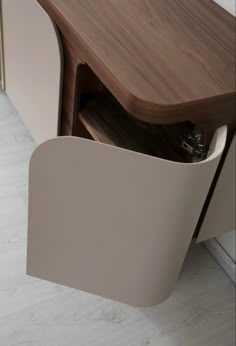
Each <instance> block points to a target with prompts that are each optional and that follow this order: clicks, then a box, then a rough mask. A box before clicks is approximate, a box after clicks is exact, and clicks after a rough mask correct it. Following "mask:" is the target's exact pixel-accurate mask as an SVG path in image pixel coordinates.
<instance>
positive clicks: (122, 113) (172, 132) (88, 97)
mask: <svg viewBox="0 0 236 346" xmlns="http://www.w3.org/2000/svg"><path fill="white" fill-rule="evenodd" d="M90 74H91V71H90ZM94 78H95V79H94V80H95V83H94V85H96V88H97V90H96V88H94V89H93V90H92V91H87V92H84V93H82V94H81V96H80V108H79V114H78V117H79V126H78V133H77V135H78V136H79V137H84V138H88V139H93V140H95V141H98V142H101V143H105V144H110V145H114V146H118V147H121V148H124V149H128V150H133V151H136V152H140V153H143V154H147V155H151V156H155V157H159V158H163V159H167V160H171V161H176V162H189V163H191V162H193V157H192V155H191V154H190V152H189V150H188V149H189V148H184V146H183V138H188V136H189V133H190V132H193V129H194V127H195V126H194V124H192V123H190V122H184V123H179V124H172V125H169V124H168V125H156V124H150V123H146V122H143V121H140V120H138V119H136V118H134V117H133V116H131V115H130V114H129V113H128V112H127V111H126V110H125V109H124V108H123V107H122V106H121V105H120V103H119V102H118V101H117V100H116V99H115V98H114V97H113V95H112V94H111V93H110V92H109V91H108V90H107V89H106V88H105V86H103V85H102V83H101V82H99V80H96V77H94ZM199 161H200V160H199Z"/></svg>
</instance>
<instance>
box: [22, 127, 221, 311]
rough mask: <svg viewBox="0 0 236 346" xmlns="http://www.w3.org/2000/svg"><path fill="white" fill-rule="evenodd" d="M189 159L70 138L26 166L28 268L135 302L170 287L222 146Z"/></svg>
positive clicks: (48, 146)
mask: <svg viewBox="0 0 236 346" xmlns="http://www.w3.org/2000/svg"><path fill="white" fill-rule="evenodd" d="M226 132H227V130H226V127H222V128H219V129H218V130H217V131H216V133H215V136H214V138H213V141H212V143H211V151H210V154H209V157H208V158H207V159H206V160H204V161H202V162H200V163H194V164H184V163H178V162H172V161H168V160H163V159H159V158H156V157H152V156H149V155H145V154H141V153H137V152H134V151H130V150H125V149H122V148H118V147H115V146H111V145H107V144H101V143H97V142H94V141H91V140H87V139H82V138H77V137H59V138H55V139H52V140H49V141H47V142H45V143H43V144H42V145H40V146H39V147H38V148H37V149H36V151H35V152H34V154H33V156H32V159H31V163H30V176H29V224H28V256H27V273H28V274H29V275H32V276H36V277H39V278H42V279H46V280H50V281H53V282H57V283H60V284H63V285H67V286H70V287H74V288H78V289H81V290H85V291H88V292H92V293H95V294H98V295H102V296H105V297H109V298H112V299H115V300H118V301H122V302H126V303H129V304H132V305H136V306H151V305H156V304H158V303H160V302H162V301H163V300H165V299H166V298H167V297H168V296H169V294H170V293H171V292H172V291H173V289H174V286H175V282H176V279H177V277H178V274H179V272H180V269H181V266H182V263H183V260H184V257H185V255H186V252H187V249H188V247H189V244H190V241H191V239H192V235H193V233H194V230H195V226H196V224H197V221H198V218H199V215H200V212H201V210H202V207H203V204H204V201H205V198H206V195H207V192H208V190H209V187H210V184H211V182H212V179H213V176H214V174H215V171H216V168H217V166H218V163H219V160H220V158H221V154H222V152H223V150H224V147H225V140H226Z"/></svg>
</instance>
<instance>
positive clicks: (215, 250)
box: [204, 238, 236, 283]
mask: <svg viewBox="0 0 236 346" xmlns="http://www.w3.org/2000/svg"><path fill="white" fill-rule="evenodd" d="M204 245H205V246H206V248H207V249H208V250H209V252H210V253H211V254H212V256H213V257H214V258H215V260H216V261H217V262H218V263H219V265H220V266H221V267H222V268H223V269H224V271H225V272H226V273H227V274H228V276H229V277H230V278H231V279H232V280H233V282H234V283H236V263H235V262H234V261H233V260H232V258H231V257H230V256H229V255H228V254H227V252H226V251H225V250H224V249H223V247H222V246H221V245H220V244H219V243H218V241H217V240H216V239H215V238H213V239H210V240H207V241H206V242H204Z"/></svg>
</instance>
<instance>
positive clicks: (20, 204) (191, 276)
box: [0, 93, 235, 346]
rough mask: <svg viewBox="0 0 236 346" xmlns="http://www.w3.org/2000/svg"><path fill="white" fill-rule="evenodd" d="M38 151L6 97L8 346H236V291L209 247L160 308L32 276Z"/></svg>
mask: <svg viewBox="0 0 236 346" xmlns="http://www.w3.org/2000/svg"><path fill="white" fill-rule="evenodd" d="M34 148H35V144H34V142H33V141H32V139H31V137H30V136H29V133H28V132H27V131H26V129H25V127H24V125H23V124H22V122H21V120H20V118H19V117H18V115H17V113H16V111H15V110H14V108H13V107H12V105H11V104H10V102H9V100H8V99H7V97H6V96H5V95H4V94H2V93H0V346H13V345H14V346H16V345H21V346H39V345H40V346H82V345H83V346H84V345H86V346H87V345H88V346H90V345H93V346H94V345H96V346H147V345H155V346H234V345H235V330H234V328H235V327H234V325H235V313H234V311H235V302H234V291H235V289H234V285H233V283H232V282H231V280H230V279H229V278H228V277H227V276H226V275H225V273H224V272H223V271H222V270H221V268H220V267H219V266H218V265H217V264H216V262H215V261H214V260H213V258H212V257H211V256H210V255H209V253H208V252H207V250H206V249H205V248H204V247H203V246H202V245H200V246H195V247H193V248H191V250H190V252H189V254H188V257H187V259H186V262H185V265H184V269H183V272H182V274H181V276H180V279H179V281H178V285H177V288H176V291H175V292H174V293H173V294H172V296H171V297H170V298H169V300H168V301H166V302H165V303H163V304H162V305H160V306H157V307H153V308H147V309H137V308H133V307H130V306H127V305H123V304H119V303H116V302H113V301H110V300H107V299H104V298H101V297H97V296H94V295H91V294H87V293H84V292H81V291H76V290H73V289H69V288H65V287H62V286H59V285H55V284H52V283H49V282H46V281H42V280H37V279H34V278H32V277H27V276H26V275H25V261H26V229H27V226H26V225H27V170H28V163H29V159H30V155H31V153H32V151H33V150H34ZM134 289H135V287H134Z"/></svg>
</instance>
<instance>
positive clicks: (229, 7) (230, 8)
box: [213, 0, 236, 16]
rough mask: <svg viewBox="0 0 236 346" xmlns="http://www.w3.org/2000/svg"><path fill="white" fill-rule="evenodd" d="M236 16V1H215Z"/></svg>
mask: <svg viewBox="0 0 236 346" xmlns="http://www.w3.org/2000/svg"><path fill="white" fill-rule="evenodd" d="M213 1H215V2H216V3H217V4H218V5H220V6H222V7H223V8H224V9H226V10H227V11H228V12H230V13H231V14H233V15H234V16H235V6H236V4H235V0H213Z"/></svg>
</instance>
